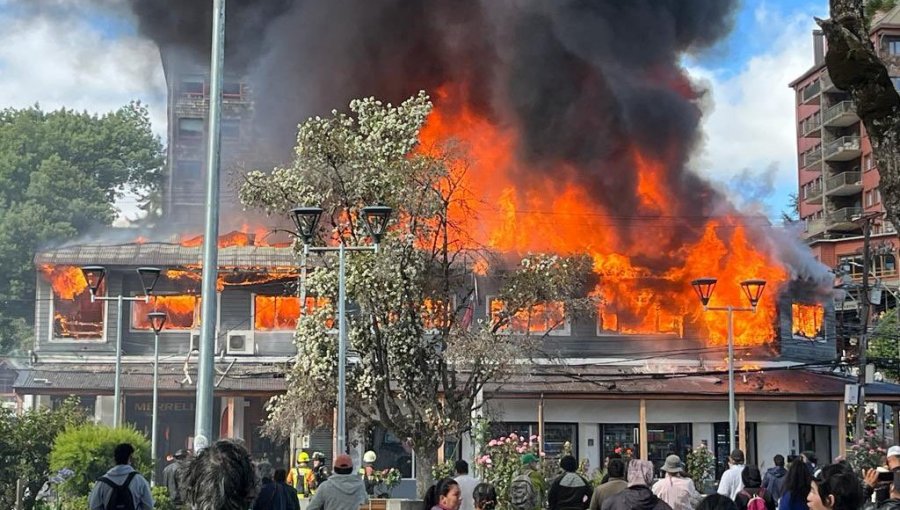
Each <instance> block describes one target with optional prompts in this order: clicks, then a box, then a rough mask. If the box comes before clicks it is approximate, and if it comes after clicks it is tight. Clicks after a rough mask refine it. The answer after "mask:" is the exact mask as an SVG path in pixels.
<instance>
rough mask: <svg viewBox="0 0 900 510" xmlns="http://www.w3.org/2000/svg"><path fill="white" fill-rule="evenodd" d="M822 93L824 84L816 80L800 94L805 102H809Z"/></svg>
mask: <svg viewBox="0 0 900 510" xmlns="http://www.w3.org/2000/svg"><path fill="white" fill-rule="evenodd" d="M821 91H822V82H820V81H819V80H816V81H814V82H812V83H811V84H809V85H808V86H807V87H806V88H804V89H803V91H802V92H801V93H800V96H801V97H802V98H803V102H804V103H805V102H807V101H809V100H810V99H812V98H814V97H816V96H817V95H819V92H821Z"/></svg>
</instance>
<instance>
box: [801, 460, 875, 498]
mask: <svg viewBox="0 0 900 510" xmlns="http://www.w3.org/2000/svg"><path fill="white" fill-rule="evenodd" d="M863 501H864V497H863V489H862V483H861V481H860V479H859V477H858V476H856V473H854V472H853V469H852V468H851V467H850V465H849V464H846V463H843V462H839V463H837V464H829V465H827V466H825V467H823V468H822V469H820V470H819V475H818V476H816V477H815V478H814V479H813V481H812V485H811V486H810V489H809V494H808V495H807V496H806V504H807V505H809V510H858V509H859V507H860V506H861V505H862V504H863Z"/></svg>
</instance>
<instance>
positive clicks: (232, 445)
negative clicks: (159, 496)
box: [181, 439, 259, 510]
mask: <svg viewBox="0 0 900 510" xmlns="http://www.w3.org/2000/svg"><path fill="white" fill-rule="evenodd" d="M258 481H259V480H258V478H257V476H256V468H255V467H254V466H253V460H252V459H251V458H250V454H249V453H247V450H246V449H245V448H244V446H243V445H242V444H241V443H240V442H238V441H236V440H231V439H220V440H218V441H216V442H215V443H213V444H212V445H210V446H208V447H206V448H204V449H203V450H201V451H200V453H198V454H197V456H196V457H195V458H194V459H192V460H191V461H190V462H189V463H188V465H187V466H186V467H185V469H184V474H182V477H181V491H182V492H181V494H182V498H183V499H184V502H185V504H187V505H189V507H190V508H193V509H194V510H213V509H215V510H246V509H247V508H249V507H250V505H251V504H252V503H253V499H254V498H255V497H256V491H257V483H258Z"/></svg>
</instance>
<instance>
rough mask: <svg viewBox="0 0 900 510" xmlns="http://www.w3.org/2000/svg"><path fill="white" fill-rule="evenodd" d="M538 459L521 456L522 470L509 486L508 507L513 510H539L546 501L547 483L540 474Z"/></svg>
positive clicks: (527, 455) (533, 455)
mask: <svg viewBox="0 0 900 510" xmlns="http://www.w3.org/2000/svg"><path fill="white" fill-rule="evenodd" d="M540 461H541V459H540V457H538V456H537V455H535V454H533V453H526V454H525V455H522V457H521V462H522V468H521V471H520V472H519V474H518V475H517V476H516V477H515V478H513V479H512V481H511V482H510V484H509V505H510V507H511V508H513V509H514V510H540V509H542V508H544V502H545V501H546V500H547V482H546V481H545V480H544V475H543V474H541V472H540V470H539V467H540Z"/></svg>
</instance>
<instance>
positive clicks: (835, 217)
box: [828, 207, 862, 223]
mask: <svg viewBox="0 0 900 510" xmlns="http://www.w3.org/2000/svg"><path fill="white" fill-rule="evenodd" d="M861 214H862V207H844V208H843V209H838V210H837V211H834V212H833V213H831V214H829V215H828V220H829V222H830V223H850V222H851V221H855V220H856V219H857V218H858V217H859V216H860V215H861Z"/></svg>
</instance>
